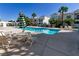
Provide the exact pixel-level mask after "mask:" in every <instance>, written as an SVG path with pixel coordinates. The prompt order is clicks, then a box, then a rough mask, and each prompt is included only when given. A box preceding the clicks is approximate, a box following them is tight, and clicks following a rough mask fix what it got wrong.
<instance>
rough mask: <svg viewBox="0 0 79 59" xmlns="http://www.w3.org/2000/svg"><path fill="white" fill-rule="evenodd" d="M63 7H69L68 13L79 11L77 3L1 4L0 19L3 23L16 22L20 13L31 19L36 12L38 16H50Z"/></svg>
mask: <svg viewBox="0 0 79 59" xmlns="http://www.w3.org/2000/svg"><path fill="white" fill-rule="evenodd" d="M61 6H67V7H68V8H69V9H68V12H73V11H74V10H76V9H79V4H77V3H75V4H74V3H63V4H62V3H0V19H1V20H3V21H8V20H16V19H17V17H18V14H19V12H20V11H23V13H24V14H25V15H26V16H28V17H31V14H32V13H33V12H35V13H36V14H37V16H38V17H39V16H50V15H51V14H52V13H57V12H58V9H59V8H60V7H61Z"/></svg>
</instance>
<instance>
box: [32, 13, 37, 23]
mask: <svg viewBox="0 0 79 59" xmlns="http://www.w3.org/2000/svg"><path fill="white" fill-rule="evenodd" d="M36 16H37V15H36V13H32V17H33V24H34V18H35V17H36Z"/></svg>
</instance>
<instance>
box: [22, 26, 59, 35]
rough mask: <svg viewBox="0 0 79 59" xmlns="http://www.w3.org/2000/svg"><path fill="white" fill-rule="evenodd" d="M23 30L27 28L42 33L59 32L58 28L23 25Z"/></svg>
mask: <svg viewBox="0 0 79 59" xmlns="http://www.w3.org/2000/svg"><path fill="white" fill-rule="evenodd" d="M22 29H24V30H29V31H32V32H38V33H44V34H56V33H58V32H59V30H58V29H48V28H39V27H38V28H34V27H25V28H22Z"/></svg>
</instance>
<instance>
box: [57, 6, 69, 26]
mask: <svg viewBox="0 0 79 59" xmlns="http://www.w3.org/2000/svg"><path fill="white" fill-rule="evenodd" d="M67 11H68V7H66V6H61V7H60V9H59V11H58V12H60V13H61V21H62V25H63V20H64V19H63V17H64V12H67Z"/></svg>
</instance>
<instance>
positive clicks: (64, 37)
mask: <svg viewBox="0 0 79 59" xmlns="http://www.w3.org/2000/svg"><path fill="white" fill-rule="evenodd" d="M3 29H4V30H3ZM2 30H3V31H5V30H6V31H14V32H17V33H18V32H21V31H22V30H20V29H16V28H6V29H5V28H0V31H2ZM32 36H33V37H36V40H35V43H33V45H32V46H31V47H30V48H26V45H22V46H20V47H17V46H16V47H14V48H12V49H9V51H8V52H5V51H4V50H3V49H1V50H0V55H1V56H2V55H6V56H14V55H16V56H18V55H19V56H20V55H24V56H79V33H78V32H77V31H69V30H67V31H66V30H62V31H60V32H59V33H58V34H55V35H46V34H33V33H32ZM2 52H3V53H2Z"/></svg>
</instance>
